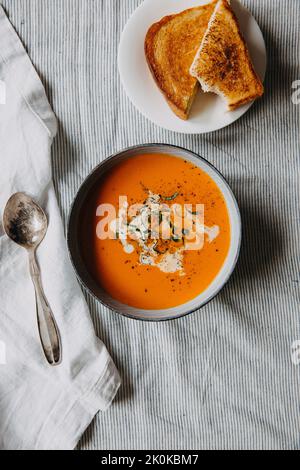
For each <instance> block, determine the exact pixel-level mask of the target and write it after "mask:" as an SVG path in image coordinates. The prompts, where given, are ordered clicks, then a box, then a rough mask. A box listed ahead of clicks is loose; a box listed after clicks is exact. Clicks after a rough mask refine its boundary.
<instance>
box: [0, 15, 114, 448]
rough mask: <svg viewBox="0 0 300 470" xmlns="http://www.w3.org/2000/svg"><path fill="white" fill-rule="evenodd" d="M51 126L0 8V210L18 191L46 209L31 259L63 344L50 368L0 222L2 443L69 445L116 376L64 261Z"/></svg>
mask: <svg viewBox="0 0 300 470" xmlns="http://www.w3.org/2000/svg"><path fill="white" fill-rule="evenodd" d="M56 125H57V124H56V118H55V115H54V114H53V112H52V110H51V108H50V105H49V103H48V101H47V98H46V95H45V91H44V88H43V86H42V84H41V82H40V80H39V77H38V75H37V73H36V71H35V70H34V68H33V65H32V63H31V62H30V59H29V57H28V56H27V54H26V52H25V50H24V48H23V46H22V44H21V42H20V40H19V38H18V36H17V35H16V32H15V31H14V29H13V28H12V26H11V24H10V23H9V21H8V19H7V17H6V16H5V13H4V11H3V9H2V7H1V6H0V216H1V218H2V214H3V209H4V207H5V204H6V201H7V200H8V198H9V197H10V196H11V195H12V194H13V193H15V192H18V191H23V192H26V193H28V194H29V195H31V196H33V197H34V198H35V199H36V200H37V202H39V203H40V204H41V205H42V207H43V208H44V209H45V211H46V213H47V215H48V219H49V229H48V233H47V235H46V238H45V240H44V242H43V243H42V244H41V246H40V247H39V248H38V251H37V257H38V262H39V265H40V268H41V273H42V282H43V286H44V290H45V293H46V297H47V299H48V301H49V303H50V305H51V307H52V310H53V312H54V315H55V318H56V320H57V323H58V327H59V330H60V333H61V337H62V345H63V361H62V364H61V365H59V366H57V367H51V366H49V365H48V363H47V362H46V360H45V357H44V355H43V352H42V348H41V344H40V340H39V336H38V330H37V320H36V306H35V296H34V290H33V285H32V282H31V280H30V277H29V272H28V264H27V263H28V261H27V253H26V251H25V250H24V249H23V248H21V247H18V246H17V245H15V244H14V243H13V242H11V241H10V240H9V239H8V238H7V237H6V236H5V235H4V232H3V228H2V227H1V228H0V448H1V449H14V450H18V449H73V448H74V447H75V446H76V444H77V442H78V440H79V439H80V436H81V435H82V433H83V432H84V430H85V429H86V427H87V426H88V425H89V423H90V422H91V420H92V419H93V417H94V415H95V414H96V413H97V411H99V410H105V409H106V408H107V407H108V406H109V405H110V403H111V402H112V400H113V398H114V396H115V394H116V392H117V389H118V387H119V384H120V378H119V374H118V372H117V370H116V368H115V366H114V364H113V362H112V360H111V358H110V356H109V354H108V352H107V350H106V348H105V346H104V345H103V343H102V342H101V341H100V340H99V339H98V338H97V337H96V335H95V333H94V330H93V326H92V322H91V319H90V316H89V312H88V309H87V305H86V303H85V300H84V297H83V295H82V292H81V290H80V288H79V286H78V283H77V281H76V279H75V275H74V272H73V270H72V268H71V266H70V261H69V259H68V254H67V249H66V243H65V240H64V235H63V228H62V222H61V219H60V214H59V209H58V205H57V201H56V198H55V193H54V188H53V184H52V180H51V162H50V147H51V143H52V140H53V138H54V136H55V133H56Z"/></svg>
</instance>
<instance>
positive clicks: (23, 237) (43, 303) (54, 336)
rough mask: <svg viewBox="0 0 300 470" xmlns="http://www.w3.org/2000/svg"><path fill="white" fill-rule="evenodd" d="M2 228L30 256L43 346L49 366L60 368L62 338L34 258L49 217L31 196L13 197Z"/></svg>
mask: <svg viewBox="0 0 300 470" xmlns="http://www.w3.org/2000/svg"><path fill="white" fill-rule="evenodd" d="M3 227H4V230H5V232H6V234H7V235H8V237H9V238H11V240H13V241H14V242H15V243H17V244H18V245H20V246H22V247H23V248H25V249H26V250H27V252H28V256H29V268H30V275H31V279H32V282H33V285H34V289H35V297H36V309H37V320H38V329H39V334H40V338H41V343H42V346H43V350H44V353H45V356H46V359H47V361H48V362H49V364H51V365H53V366H55V365H58V364H59V363H60V362H61V341H60V334H59V331H58V328H57V325H56V322H55V319H54V316H53V313H52V311H51V308H50V307H49V304H48V302H47V299H46V297H45V294H44V291H43V287H42V283H41V276H40V270H39V267H38V265H37V262H36V257H35V252H36V249H37V247H38V246H39V245H40V243H41V242H42V240H43V239H44V237H45V235H46V232H47V228H48V221H47V217H46V214H45V212H44V211H43V209H42V208H41V207H40V206H39V205H38V204H37V203H36V202H35V201H33V199H31V198H30V197H29V196H27V195H26V194H24V193H16V194H14V195H13V196H11V198H10V199H9V200H8V202H7V204H6V207H5V209H4V214H3Z"/></svg>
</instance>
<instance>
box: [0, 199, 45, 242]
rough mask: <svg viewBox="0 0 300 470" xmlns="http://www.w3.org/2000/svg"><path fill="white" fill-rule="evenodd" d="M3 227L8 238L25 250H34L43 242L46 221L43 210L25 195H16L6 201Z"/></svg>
mask: <svg viewBox="0 0 300 470" xmlns="http://www.w3.org/2000/svg"><path fill="white" fill-rule="evenodd" d="M3 227H4V230H5V232H6V234H7V236H8V237H9V238H11V240H13V241H14V242H15V243H17V244H18V245H20V246H22V247H23V248H25V249H27V250H28V249H35V248H37V247H38V245H40V243H41V242H42V241H43V239H44V237H45V235H46V232H47V228H48V221H47V217H46V214H45V212H44V211H43V209H42V208H41V207H40V206H39V205H38V204H37V203H36V202H35V201H33V199H31V198H30V197H29V196H27V194H24V193H16V194H14V195H13V196H11V198H10V199H9V200H8V202H7V204H6V207H5V211H4V215H3Z"/></svg>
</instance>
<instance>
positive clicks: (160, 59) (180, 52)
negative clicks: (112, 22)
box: [145, 0, 217, 120]
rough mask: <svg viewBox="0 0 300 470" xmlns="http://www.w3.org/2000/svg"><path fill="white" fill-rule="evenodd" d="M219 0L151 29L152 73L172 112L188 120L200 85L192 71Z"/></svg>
mask: <svg viewBox="0 0 300 470" xmlns="http://www.w3.org/2000/svg"><path fill="white" fill-rule="evenodd" d="M216 3H217V0H213V1H212V2H211V3H208V4H207V5H202V6H200V7H196V8H190V9H188V10H185V11H183V12H181V13H178V14H175V15H168V16H165V17H164V18H162V19H161V20H160V21H158V22H157V23H154V24H153V25H152V26H151V27H150V28H149V30H148V32H147V35H146V38H145V55H146V59H147V63H148V65H149V68H150V70H151V73H152V76H153V78H154V80H155V81H156V83H157V85H158V87H159V89H160V90H161V92H162V93H163V95H164V97H165V99H166V101H167V102H168V104H169V106H170V108H171V109H172V111H173V112H174V113H175V114H176V115H177V116H178V117H179V118H180V119H183V120H186V119H188V116H189V112H190V109H191V106H192V103H193V101H194V98H195V96H196V93H197V90H198V88H199V84H198V81H197V79H196V78H194V77H192V76H191V75H190V73H189V70H190V66H191V64H192V62H193V59H194V56H195V54H196V52H197V50H198V48H199V44H200V43H201V41H202V38H203V35H204V33H205V31H206V28H207V25H208V22H209V19H210V17H211V14H212V12H213V11H214V8H215V5H216Z"/></svg>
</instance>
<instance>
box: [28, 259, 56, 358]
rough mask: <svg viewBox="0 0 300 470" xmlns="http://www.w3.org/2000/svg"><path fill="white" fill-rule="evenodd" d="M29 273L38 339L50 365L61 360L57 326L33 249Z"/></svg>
mask: <svg viewBox="0 0 300 470" xmlns="http://www.w3.org/2000/svg"><path fill="white" fill-rule="evenodd" d="M29 268H30V275H31V279H32V282H33V285H34V289H35V298H36V310H37V320H38V328H39V334H40V339H41V343H42V347H43V350H44V354H45V356H46V359H47V361H48V362H49V364H51V365H52V366H55V365H58V364H59V363H60V362H61V341H60V334H59V331H58V327H57V325H56V321H55V319H54V316H53V313H52V311H51V308H50V306H49V304H48V302H47V299H46V297H45V294H44V290H43V287H42V282H41V274H40V270H39V267H38V265H37V262H36V258H35V251H33V250H32V251H30V252H29Z"/></svg>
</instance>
